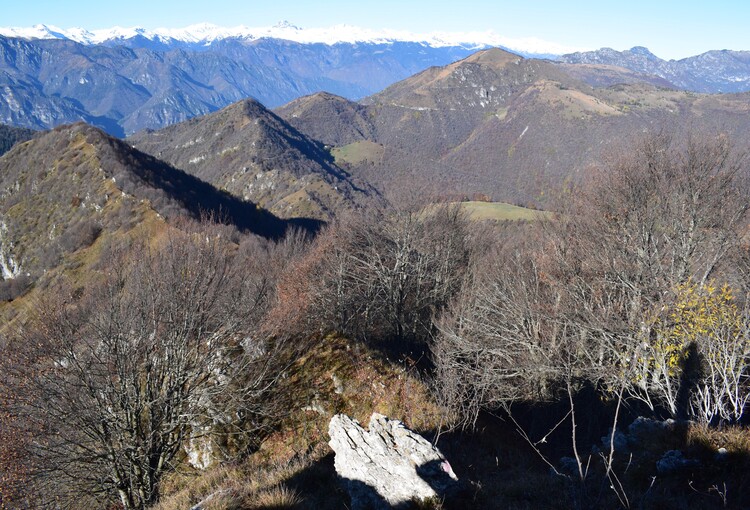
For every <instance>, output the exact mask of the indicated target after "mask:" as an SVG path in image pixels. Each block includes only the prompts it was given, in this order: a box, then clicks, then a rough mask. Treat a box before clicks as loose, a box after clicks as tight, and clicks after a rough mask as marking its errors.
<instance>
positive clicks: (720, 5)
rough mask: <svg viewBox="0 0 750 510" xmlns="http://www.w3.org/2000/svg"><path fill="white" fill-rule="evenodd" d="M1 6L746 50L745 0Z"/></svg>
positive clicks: (31, 21) (17, 12)
mask: <svg viewBox="0 0 750 510" xmlns="http://www.w3.org/2000/svg"><path fill="white" fill-rule="evenodd" d="M2 4H7V5H6V6H2ZM0 6H2V9H0V26H4V27H10V26H23V27H27V26H31V25H35V24H39V23H43V24H47V25H54V26H57V27H60V28H72V27H82V28H86V29H89V30H93V29H100V28H109V27H112V26H117V25H119V26H122V27H132V26H141V27H144V28H147V29H154V28H161V27H165V28H182V27H185V26H188V25H191V24H195V23H203V22H208V23H213V24H216V25H219V26H225V27H234V26H237V25H245V26H249V27H260V26H271V25H275V24H276V23H278V22H279V21H282V20H287V21H289V22H291V23H293V24H295V25H297V26H300V27H304V28H313V27H327V26H331V25H337V24H349V25H355V26H361V27H365V28H372V29H385V28H389V29H396V30H408V31H411V32H416V33H429V32H434V31H448V32H469V31H482V32H484V31H493V32H495V33H497V34H499V35H501V36H504V37H509V38H517V39H521V38H532V37H533V38H538V39H542V40H545V41H549V42H554V43H557V44H559V45H562V46H565V47H569V48H571V49H582V50H584V49H598V48H601V47H610V48H614V49H616V50H625V49H628V48H631V47H633V46H646V47H647V48H649V49H650V50H651V51H652V52H653V53H654V54H656V55H657V56H659V57H661V58H665V59H673V58H674V59H678V58H684V57H687V56H691V55H697V54H700V53H703V52H705V51H708V50H721V49H732V50H750V30H749V29H748V20H750V2H749V1H747V0H734V1H729V0H714V1H711V2H708V1H706V0H680V1H673V0H628V1H624V0H620V1H617V2H611V1H607V0H596V1H594V0H582V1H580V0H575V1H572V2H570V1H563V0H515V1H513V2H507V1H504V0H494V1H493V0H458V1H455V0H454V1H451V2H448V1H441V0H437V1H436V0H417V1H408V0H400V1H399V0H378V1H372V0H346V1H345V0H332V1H326V2H315V1H303V0H265V1H257V0H246V1H238V0H234V1H233V0H180V1H173V0H121V1H116V2H110V1H106V0H75V1H70V0H25V1H20V2H19V1H17V0H0Z"/></svg>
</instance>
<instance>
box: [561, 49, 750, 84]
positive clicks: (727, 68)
mask: <svg viewBox="0 0 750 510" xmlns="http://www.w3.org/2000/svg"><path fill="white" fill-rule="evenodd" d="M560 61H561V62H566V63H569V64H605V65H615V66H619V67H624V68H626V69H630V70H632V71H635V72H639V73H644V74H649V75H655V76H659V77H661V78H663V79H665V80H667V81H669V82H671V83H673V84H674V85H675V86H676V87H677V88H679V89H682V90H691V91H693V92H702V93H734V92H744V91H747V90H748V89H750V51H733V50H711V51H707V52H705V53H701V54H699V55H693V56H690V57H686V58H682V59H678V60H664V59H661V58H659V57H657V56H656V55H654V54H653V53H651V52H650V51H649V50H648V48H644V47H643V46H634V47H633V48H630V49H629V50H625V51H617V50H613V49H612V48H601V49H599V50H596V51H588V52H578V53H571V54H566V55H562V56H561V57H560Z"/></svg>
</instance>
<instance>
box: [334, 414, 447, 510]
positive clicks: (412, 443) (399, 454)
mask: <svg viewBox="0 0 750 510" xmlns="http://www.w3.org/2000/svg"><path fill="white" fill-rule="evenodd" d="M328 432H329V434H330V436H331V440H330V442H329V444H330V446H331V448H332V449H333V451H334V452H335V453H336V457H335V467H336V472H337V473H338V475H339V476H340V477H341V478H343V479H344V483H345V484H346V487H347V489H348V491H349V494H350V496H351V499H352V506H351V507H352V509H354V510H356V509H365V508H370V509H381V508H382V509H388V508H399V507H402V506H404V505H408V504H409V502H411V501H415V500H425V499H429V498H436V497H437V498H440V497H443V496H444V495H446V494H448V493H449V492H451V491H452V490H453V489H454V488H455V487H456V486H457V484H456V482H457V481H458V478H457V477H456V475H455V474H454V473H453V469H452V468H451V465H450V464H449V463H448V461H447V460H446V459H445V457H444V456H443V454H442V453H441V452H440V450H438V449H437V448H436V447H434V446H433V445H432V444H431V443H430V442H429V441H427V440H426V439H425V438H423V437H422V436H420V435H419V434H417V433H416V432H413V431H411V430H409V429H408V428H406V427H405V426H404V424H403V423H401V422H400V421H398V420H391V419H388V418H387V417H385V416H383V415H381V414H377V413H375V414H373V415H372V417H371V418H370V424H369V430H364V429H363V428H362V427H361V426H360V424H359V423H358V422H357V421H356V420H353V419H351V418H349V417H348V416H346V415H343V414H339V415H336V416H334V417H333V418H332V419H331V423H330V425H329V429H328Z"/></svg>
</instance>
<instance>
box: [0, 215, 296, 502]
mask: <svg viewBox="0 0 750 510" xmlns="http://www.w3.org/2000/svg"><path fill="white" fill-rule="evenodd" d="M153 244H154V243H153V242H151V243H150V244H149V242H148V241H144V242H143V243H138V244H136V245H135V246H131V247H129V248H128V249H127V250H125V251H122V252H118V251H115V252H114V253H113V256H112V257H111V260H110V261H109V264H108V265H107V267H106V269H105V270H104V271H103V272H102V274H101V275H91V278H99V282H98V283H97V284H95V285H89V286H88V287H87V288H86V289H85V290H83V295H80V296H79V295H78V294H80V292H79V291H73V292H71V291H70V288H66V289H64V290H62V291H60V292H58V293H56V295H55V296H54V297H52V298H50V299H47V300H46V301H45V302H44V303H42V304H41V305H40V307H39V313H38V316H37V317H36V319H35V320H34V322H33V323H32V324H31V325H30V326H29V327H28V328H27V329H25V330H24V331H22V332H19V335H18V338H16V339H14V340H13V341H12V342H11V346H12V349H8V352H9V353H10V351H11V350H12V351H13V358H14V359H13V360H12V361H11V362H10V363H7V364H6V366H7V367H8V370H9V372H8V373H7V374H8V376H9V377H8V379H7V382H9V383H10V386H11V390H10V391H9V392H8V391H6V393H10V395H11V397H12V398H11V404H12V406H13V408H14V409H15V410H16V413H17V416H23V417H24V420H23V422H22V423H21V426H22V427H24V428H25V429H26V430H29V431H32V432H33V433H34V438H33V441H30V442H29V443H28V445H27V446H28V448H27V450H28V451H27V453H28V454H29V455H30V456H31V457H32V469H31V474H32V475H33V476H32V478H31V481H32V483H33V484H32V485H31V486H30V488H29V491H30V492H31V493H38V494H39V495H40V496H41V497H46V498H47V499H46V500H44V499H42V500H41V501H40V504H45V505H49V504H51V502H52V501H54V503H55V504H56V505H61V506H67V507H70V508H75V507H78V506H79V505H80V504H81V501H83V500H82V499H81V498H94V499H96V500H98V501H100V502H110V503H111V502H113V501H119V503H120V504H121V505H122V506H123V507H124V508H128V509H132V508H145V507H146V506H147V505H149V504H151V503H153V502H154V501H156V500H157V498H158V496H159V482H160V480H161V479H162V477H163V476H164V474H165V473H167V472H169V471H170V470H171V469H173V467H174V465H175V463H176V462H177V461H178V460H179V458H180V455H181V453H180V452H181V451H182V449H183V447H184V446H185V443H186V441H187V440H188V438H189V437H191V436H192V437H194V436H195V435H196V434H201V433H203V431H210V430H211V429H212V428H221V429H222V430H223V431H225V432H231V433H233V434H252V433H253V432H257V431H258V430H259V429H260V428H261V427H263V426H264V425H265V423H266V422H265V419H266V418H267V417H268V415H270V414H273V413H274V412H275V411H276V409H274V400H273V399H272V398H270V397H269V395H270V393H271V391H272V389H273V386H274V383H275V380H276V378H277V377H279V375H280V372H279V370H280V367H279V362H280V359H281V354H280V353H281V352H282V350H283V345H280V344H279V343H278V342H273V341H269V340H268V339H267V338H265V337H262V336H260V335H258V332H257V328H256V324H257V323H258V321H259V317H260V315H261V312H262V311H263V310H264V309H265V307H266V302H267V300H268V299H269V292H270V290H269V289H270V282H268V281H267V279H266V278H265V276H264V275H263V274H262V273H252V272H248V271H247V267H246V265H247V264H249V263H252V259H244V260H243V259H242V258H241V257H240V255H239V254H238V253H237V248H236V246H235V245H233V244H232V243H227V242H226V241H225V240H224V239H223V238H222V236H221V235H220V234H219V233H218V232H217V230H216V229H211V228H209V229H199V230H197V231H194V232H189V233H183V232H174V231H173V232H172V233H170V234H169V235H167V236H166V238H165V239H163V240H162V241H160V242H159V243H157V245H156V246H154V245H153ZM256 269H259V268H256ZM5 389H6V390H7V386H6V388H5Z"/></svg>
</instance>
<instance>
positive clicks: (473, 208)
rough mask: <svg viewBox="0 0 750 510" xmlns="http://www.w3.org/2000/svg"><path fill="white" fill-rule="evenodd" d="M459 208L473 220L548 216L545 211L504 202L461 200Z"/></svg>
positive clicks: (522, 218) (525, 218) (527, 218)
mask: <svg viewBox="0 0 750 510" xmlns="http://www.w3.org/2000/svg"><path fill="white" fill-rule="evenodd" d="M461 208H462V209H463V210H464V211H465V212H466V213H467V214H468V215H469V217H470V218H471V219H473V220H496V221H502V220H527V221H531V220H536V219H539V218H541V217H545V216H548V215H549V214H550V213H549V212H547V211H539V210H536V209H527V208H526V207H520V206H517V205H512V204H506V203H505V202H473V201H472V202H461Z"/></svg>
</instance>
